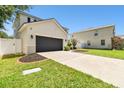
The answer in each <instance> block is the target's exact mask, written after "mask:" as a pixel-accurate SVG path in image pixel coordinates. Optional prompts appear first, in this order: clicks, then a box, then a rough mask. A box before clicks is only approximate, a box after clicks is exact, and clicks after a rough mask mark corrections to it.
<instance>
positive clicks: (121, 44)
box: [112, 36, 124, 50]
mask: <svg viewBox="0 0 124 93" xmlns="http://www.w3.org/2000/svg"><path fill="white" fill-rule="evenodd" d="M112 47H113V49H118V50H121V49H123V48H124V39H121V38H120V37H117V36H115V37H113V38H112Z"/></svg>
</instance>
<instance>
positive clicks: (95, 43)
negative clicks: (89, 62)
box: [73, 27, 114, 49]
mask: <svg viewBox="0 0 124 93" xmlns="http://www.w3.org/2000/svg"><path fill="white" fill-rule="evenodd" d="M96 32H97V33H98V36H94V34H95V33H96ZM113 36H114V35H113V27H106V28H100V29H95V30H90V31H85V32H77V33H73V38H75V39H77V40H78V44H77V47H79V48H83V47H85V48H107V49H111V48H112V42H111V38H112V37H113ZM101 40H105V45H104V46H103V45H101ZM87 41H90V43H91V45H90V46H88V45H87Z"/></svg>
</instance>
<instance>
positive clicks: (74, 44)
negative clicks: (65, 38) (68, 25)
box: [71, 39, 77, 49]
mask: <svg viewBox="0 0 124 93" xmlns="http://www.w3.org/2000/svg"><path fill="white" fill-rule="evenodd" d="M71 42H72V46H73V49H76V45H77V40H76V39H71Z"/></svg>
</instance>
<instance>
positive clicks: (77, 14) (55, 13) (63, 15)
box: [6, 5, 124, 35]
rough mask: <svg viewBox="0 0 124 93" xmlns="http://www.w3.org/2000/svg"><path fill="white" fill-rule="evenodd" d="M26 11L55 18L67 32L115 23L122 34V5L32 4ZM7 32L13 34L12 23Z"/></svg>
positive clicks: (123, 24)
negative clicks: (67, 29)
mask: <svg viewBox="0 0 124 93" xmlns="http://www.w3.org/2000/svg"><path fill="white" fill-rule="evenodd" d="M28 13H30V14H32V15H35V16H38V17H40V18H44V19H46V18H56V19H57V20H58V22H59V23H60V24H61V25H63V26H65V27H67V28H69V33H72V32H77V31H81V30H83V29H86V28H89V27H97V26H102V25H103V26H104V25H110V24H115V26H116V35H122V34H123V35H124V6H85V5H81V6H79V5H75V6H71V5H69V6H59V5H58V6H49V5H48V6H46V5H44V6H43V5H41V6H32V9H30V10H29V11H28ZM6 27H7V30H8V31H7V33H8V34H9V35H12V34H13V30H12V24H11V23H10V24H7V25H6Z"/></svg>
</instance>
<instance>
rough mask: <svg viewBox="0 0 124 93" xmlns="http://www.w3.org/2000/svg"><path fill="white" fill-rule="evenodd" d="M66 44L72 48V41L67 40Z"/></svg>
mask: <svg viewBox="0 0 124 93" xmlns="http://www.w3.org/2000/svg"><path fill="white" fill-rule="evenodd" d="M67 46H68V47H69V48H70V49H72V42H71V41H70V40H68V42H67Z"/></svg>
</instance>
